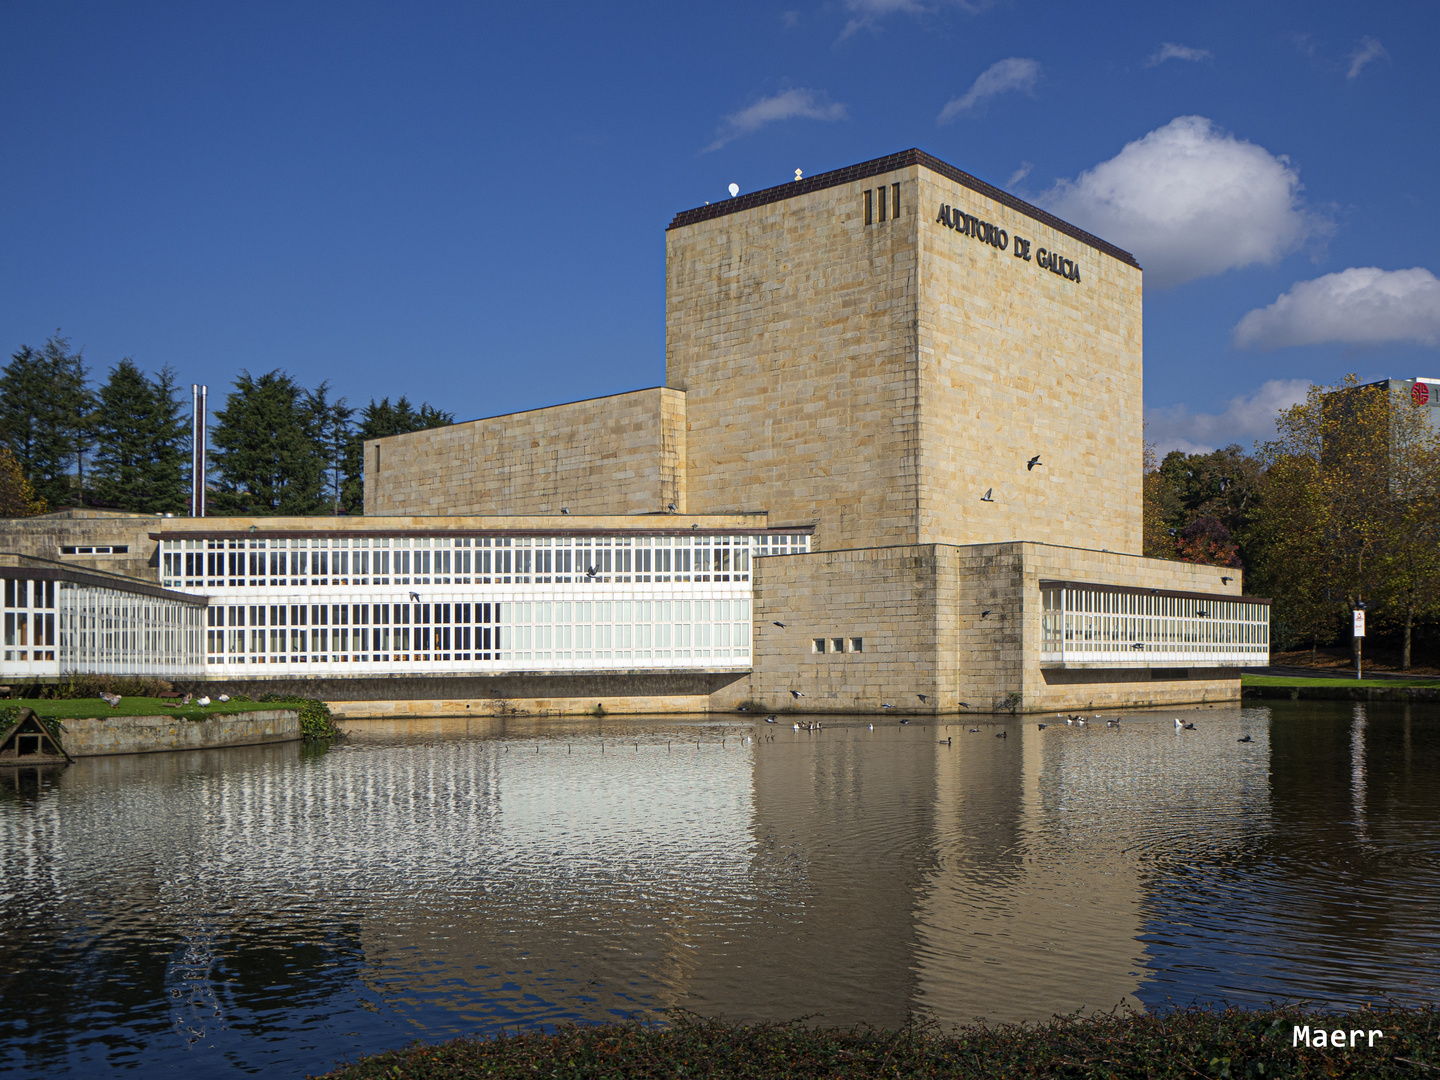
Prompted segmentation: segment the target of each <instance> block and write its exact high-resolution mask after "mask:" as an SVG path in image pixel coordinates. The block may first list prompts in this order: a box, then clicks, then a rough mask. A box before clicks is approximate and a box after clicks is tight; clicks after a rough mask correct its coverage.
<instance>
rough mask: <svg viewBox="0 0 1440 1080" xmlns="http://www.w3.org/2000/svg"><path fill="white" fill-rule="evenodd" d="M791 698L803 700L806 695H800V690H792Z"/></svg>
mask: <svg viewBox="0 0 1440 1080" xmlns="http://www.w3.org/2000/svg"><path fill="white" fill-rule="evenodd" d="M790 696H791V697H793V698H802V697H804V696H805V695H804V694H802V693H800V691H799V690H791V691H790Z"/></svg>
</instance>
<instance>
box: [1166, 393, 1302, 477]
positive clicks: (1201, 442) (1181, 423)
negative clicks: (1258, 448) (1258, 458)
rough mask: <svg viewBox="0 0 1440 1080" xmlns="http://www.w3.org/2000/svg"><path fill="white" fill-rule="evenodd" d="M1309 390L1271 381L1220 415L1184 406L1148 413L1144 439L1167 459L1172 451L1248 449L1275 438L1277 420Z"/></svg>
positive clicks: (1232, 403) (1242, 396)
mask: <svg viewBox="0 0 1440 1080" xmlns="http://www.w3.org/2000/svg"><path fill="white" fill-rule="evenodd" d="M1309 389H1310V383H1309V381H1307V380H1305V379H1271V380H1270V381H1269V382H1267V383H1266V384H1265V385H1264V386H1262V387H1260V388H1259V389H1258V390H1256V391H1255V392H1254V393H1251V394H1248V395H1246V394H1241V395H1239V396H1237V397H1233V398H1231V399H1230V401H1229V403H1228V404H1227V406H1226V408H1225V411H1224V412H1220V413H1192V412H1191V411H1190V410H1189V408H1188V407H1186V406H1184V405H1172V406H1170V407H1168V408H1163V409H1146V410H1145V421H1146V425H1145V437H1146V438H1147V439H1149V440H1150V441H1151V442H1153V443H1154V444H1155V453H1156V455H1157V456H1159V457H1162V458H1163V457H1164V456H1165V455H1166V454H1168V453H1169V452H1170V451H1171V450H1180V451H1183V452H1184V453H1187V454H1208V453H1210V452H1211V451H1212V450H1217V449H1219V448H1220V447H1222V446H1229V445H1230V444H1231V443H1239V444H1240V445H1241V446H1245V445H1247V444H1249V443H1253V442H1256V441H1260V442H1264V441H1265V440H1266V439H1272V438H1274V437H1275V417H1276V414H1278V413H1279V412H1280V410H1281V409H1287V408H1289V407H1290V406H1291V405H1294V404H1295V403H1296V402H1297V401H1304V400H1305V394H1306V392H1307V391H1308V390H1309Z"/></svg>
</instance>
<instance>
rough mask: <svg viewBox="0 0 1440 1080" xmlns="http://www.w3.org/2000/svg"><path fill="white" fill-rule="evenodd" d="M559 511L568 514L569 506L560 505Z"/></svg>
mask: <svg viewBox="0 0 1440 1080" xmlns="http://www.w3.org/2000/svg"><path fill="white" fill-rule="evenodd" d="M560 512H561V513H562V514H568V513H570V508H569V507H568V506H562V507H560Z"/></svg>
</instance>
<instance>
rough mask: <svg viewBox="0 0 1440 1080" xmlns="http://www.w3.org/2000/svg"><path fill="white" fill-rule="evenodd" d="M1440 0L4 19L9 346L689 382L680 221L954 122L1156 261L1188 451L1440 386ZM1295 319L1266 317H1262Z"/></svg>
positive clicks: (1152, 377)
mask: <svg viewBox="0 0 1440 1080" xmlns="http://www.w3.org/2000/svg"><path fill="white" fill-rule="evenodd" d="M1437 29H1440V7H1437V6H1436V5H1433V4H1413V3H1412V4H1371V5H1353V4H1352V5H1344V6H1342V5H1338V4H1315V3H1311V4H1299V3H1294V4H1278V3H1277V4H1265V5H1256V4H1253V3H1245V4H1241V3H1223V2H1222V3H1207V4H1188V5H1178V4H1166V5H1156V4H1141V3H1135V4H1128V5H1127V4H1110V5H1077V4H1059V3H1053V4H1032V3H1025V2H1021V0H1017V2H1013V3H996V4H981V3H971V4H961V3H952V2H945V0H839V2H825V3H814V4H800V3H790V4H783V3H782V4H778V5H756V4H749V5H740V4H730V5H724V6H719V5H717V6H698V7H697V6H691V5H679V4H665V5H661V4H648V5H647V4H630V5H623V6H620V7H613V6H603V5H593V4H583V5H582V4H549V5H539V4H532V5H523V4H521V5H499V4H493V5H463V4H444V5H437V4H415V3H412V4H405V5H399V4H395V5H366V4H360V3H353V4H338V3H337V4H332V5H317V4H305V3H286V4H266V3H250V4H245V5H229V6H222V5H212V4H176V5H173V6H166V5H160V4H143V3H135V4H128V5H115V4H65V3H56V2H46V3H15V2H5V3H3V4H0V50H3V63H0V151H3V155H4V160H5V162H6V168H5V169H4V170H3V172H0V246H3V250H4V253H5V256H6V257H5V259H4V260H3V267H0V344H3V345H4V349H5V352H6V353H8V352H11V351H13V350H14V349H15V348H17V347H18V346H19V345H20V344H21V343H28V344H34V345H38V344H40V343H41V342H43V340H44V339H45V337H46V336H47V335H48V334H50V333H53V332H54V331H55V329H56V328H57V327H58V328H60V329H61V330H62V331H63V332H64V333H65V334H66V335H68V336H69V337H70V338H71V340H72V343H73V344H75V345H78V346H81V347H83V349H84V354H85V357H86V359H87V360H88V362H89V363H90V364H91V365H92V366H93V367H94V368H95V369H96V371H97V374H101V375H103V373H104V371H105V369H106V368H108V367H109V366H110V365H112V364H114V363H115V362H116V361H117V360H119V359H120V358H121V357H123V356H130V357H133V358H134V359H135V361H136V362H137V363H139V364H140V365H141V366H142V367H145V368H147V369H156V368H159V367H160V366H161V365H166V364H168V365H170V366H172V367H174V368H175V370H176V371H177V373H178V375H179V377H180V378H181V380H182V381H183V382H184V383H187V384H188V383H190V382H192V381H201V382H207V383H209V385H210V388H211V401H212V403H213V404H215V405H216V406H218V405H219V404H221V401H222V398H223V393H224V392H225V390H226V389H228V387H229V385H230V382H231V380H232V379H233V378H234V376H235V374H236V373H237V372H238V371H239V370H240V369H242V368H244V369H248V370H250V371H251V372H254V373H259V372H262V371H267V370H270V369H271V368H276V367H278V368H282V369H284V370H286V371H289V372H290V373H292V374H293V375H295V376H296V377H297V378H299V379H300V380H302V381H303V382H305V383H306V384H307V385H315V384H317V383H319V382H320V381H321V380H329V381H330V383H331V384H332V386H333V388H334V390H335V391H336V392H337V393H339V394H342V395H344V396H346V397H348V398H349V399H350V401H351V402H352V403H359V404H363V403H364V402H366V401H368V400H369V399H370V398H371V397H376V398H378V397H380V396H383V395H389V396H391V397H394V396H397V395H399V394H408V395H409V396H410V398H411V399H412V400H414V401H417V402H418V401H420V400H428V401H430V402H432V403H434V404H436V405H438V406H440V407H442V408H446V409H449V410H452V411H453V412H455V414H456V415H457V417H459V418H461V419H467V418H473V417H477V416H486V415H493V414H496V413H503V412H509V411H512V410H517V409H524V408H533V407H536V406H541V405H546V404H551V403H554V402H557V401H563V400H573V399H577V398H584V397H590V396H595V395H600V394H607V393H615V392H620V391H624V390H629V389H634V388H637V387H641V386H651V385H657V384H660V383H662V382H663V381H664V322H663V313H664V306H663V305H664V228H665V225H666V224H667V222H668V221H669V220H670V218H671V217H672V216H673V214H674V213H675V212H676V211H678V210H682V209H686V208H689V207H692V206H696V205H699V204H701V203H703V202H705V201H706V200H707V199H708V200H714V199H719V198H723V197H724V196H725V192H726V187H727V185H728V184H730V183H732V182H734V183H736V184H738V185H739V186H740V187H741V188H742V189H743V190H754V189H756V188H760V187H768V186H771V185H773V184H777V183H781V182H783V181H785V180H787V179H789V178H791V177H792V176H793V174H794V170H795V169H797V168H800V169H803V170H804V171H805V172H806V173H807V174H811V173H816V172H821V171H824V170H826V169H831V168H837V167H839V166H842V165H846V164H849V163H852V162H856V161H863V160H866V159H869V158H872V157H877V156H880V155H882V154H886V153H891V152H894V151H897V150H901V149H906V148H908V147H911V146H918V147H920V148H921V149H924V150H927V151H929V152H930V153H933V154H935V155H936V156H938V157H940V158H942V159H944V160H946V161H949V162H951V163H953V164H954V165H956V166H958V167H959V168H962V169H965V170H967V171H969V172H972V173H974V174H976V175H978V176H980V177H982V178H983V179H986V180H989V181H991V182H992V183H996V184H999V185H1000V186H1002V187H1005V188H1007V189H1008V190H1011V191H1014V192H1015V193H1016V194H1018V195H1020V196H1021V197H1024V198H1028V199H1031V200H1032V201H1036V202H1039V203H1041V204H1042V205H1045V206H1047V207H1049V208H1052V209H1054V210H1056V212H1058V213H1061V214H1062V216H1066V217H1069V218H1070V219H1071V220H1075V221H1076V223H1077V224H1081V225H1083V226H1085V227H1087V228H1090V229H1092V230H1093V231H1096V232H1098V233H1099V234H1100V235H1102V236H1104V237H1106V238H1107V239H1109V240H1112V241H1114V242H1115V243H1119V244H1121V245H1122V246H1127V247H1130V248H1131V249H1132V250H1134V251H1136V253H1137V254H1138V255H1139V257H1140V261H1141V263H1142V265H1144V266H1145V267H1146V268H1147V275H1146V297H1145V361H1146V363H1145V381H1146V385H1145V399H1146V406H1147V412H1148V413H1149V415H1150V418H1151V424H1150V430H1151V434H1152V435H1154V436H1155V437H1156V438H1157V441H1158V442H1159V443H1160V444H1161V448H1162V449H1164V448H1166V447H1167V446H1170V445H1175V446H1186V447H1197V448H1203V447H1209V446H1214V445H1219V444H1223V443H1225V442H1228V441H1230V440H1232V439H1234V440H1236V441H1240V442H1242V443H1244V444H1247V445H1248V443H1249V442H1250V441H1251V440H1252V439H1254V438H1256V437H1263V436H1264V435H1265V434H1266V432H1267V431H1268V430H1269V427H1270V417H1271V416H1272V414H1273V411H1274V409H1275V407H1276V406H1277V405H1279V404H1283V403H1284V402H1286V401H1287V400H1292V399H1293V398H1294V397H1296V396H1298V394H1300V393H1301V392H1302V389H1303V386H1304V385H1305V383H1306V382H1308V381H1311V380H1314V381H1319V382H1329V381H1333V380H1335V379H1338V378H1339V377H1340V376H1342V375H1343V374H1344V373H1346V372H1349V371H1357V372H1359V373H1360V374H1361V376H1362V377H1364V378H1371V377H1375V378H1378V377H1381V376H1386V375H1390V376H1396V377H1404V376H1413V375H1416V374H1420V375H1431V376H1437V377H1440V356H1437V348H1436V344H1437V337H1440V282H1437V281H1436V278H1435V276H1434V275H1435V272H1436V271H1440V257H1437V255H1436V254H1435V253H1436V251H1437V250H1440V220H1437V214H1436V200H1437V194H1440V191H1437V186H1440V185H1437V180H1436V177H1437V175H1440V139H1437V132H1440V92H1437V91H1436V89H1435V83H1434V75H1435V66H1434V59H1433V58H1434V56H1435V52H1436V46H1437ZM1252 313H1255V314H1252Z"/></svg>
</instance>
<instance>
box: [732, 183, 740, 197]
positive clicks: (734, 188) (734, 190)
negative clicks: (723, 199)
mask: <svg viewBox="0 0 1440 1080" xmlns="http://www.w3.org/2000/svg"><path fill="white" fill-rule="evenodd" d="M739 194H740V185H739V184H731V185H730V198H732V199H733V198H734V197H735V196H736V195H739Z"/></svg>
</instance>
